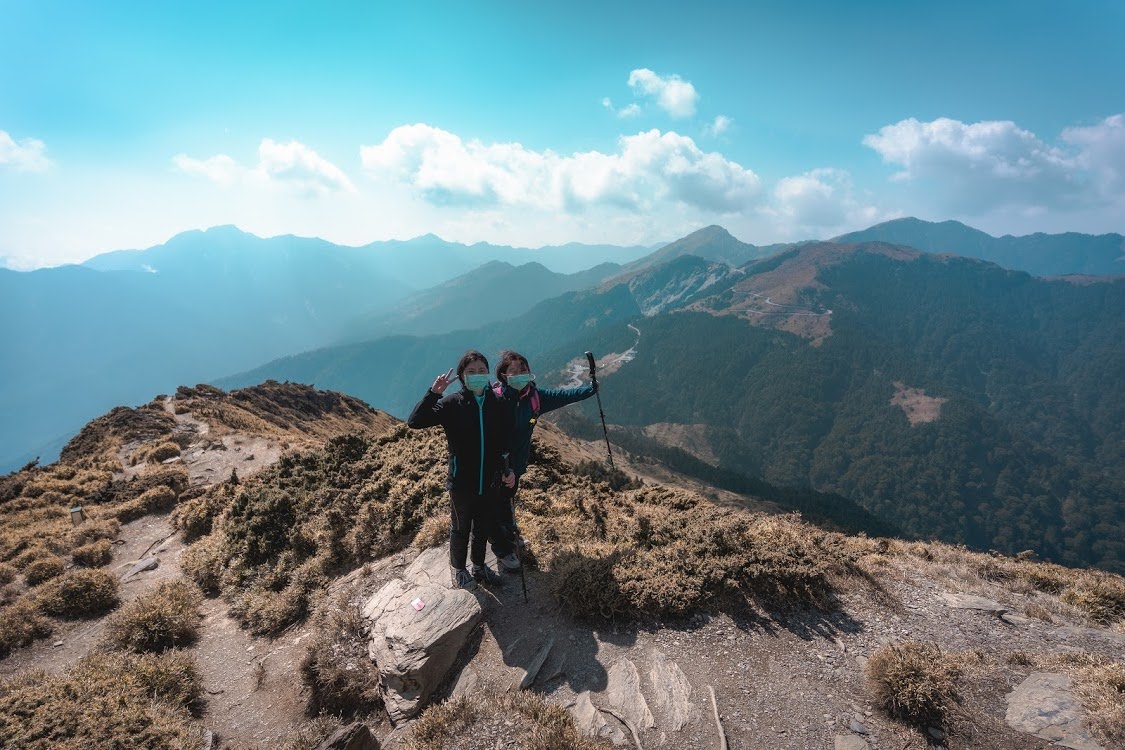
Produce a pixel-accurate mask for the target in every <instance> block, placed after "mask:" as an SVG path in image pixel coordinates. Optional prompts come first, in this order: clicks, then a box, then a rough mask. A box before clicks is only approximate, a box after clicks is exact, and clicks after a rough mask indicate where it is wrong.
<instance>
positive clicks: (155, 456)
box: [145, 440, 180, 464]
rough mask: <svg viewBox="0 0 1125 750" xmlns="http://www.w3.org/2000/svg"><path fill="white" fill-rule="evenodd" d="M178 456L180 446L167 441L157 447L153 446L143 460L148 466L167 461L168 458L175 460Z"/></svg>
mask: <svg viewBox="0 0 1125 750" xmlns="http://www.w3.org/2000/svg"><path fill="white" fill-rule="evenodd" d="M178 455H180V446H178V445H176V444H175V443H173V442H172V441H171V440H169V441H167V442H164V443H160V444H159V445H154V446H153V447H152V449H151V450H149V451H148V454H147V455H146V456H145V460H146V461H148V462H149V463H150V464H158V463H161V462H163V461H167V460H168V459H169V458H175V457H176V456H178Z"/></svg>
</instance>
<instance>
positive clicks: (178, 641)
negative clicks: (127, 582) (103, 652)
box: [102, 580, 202, 653]
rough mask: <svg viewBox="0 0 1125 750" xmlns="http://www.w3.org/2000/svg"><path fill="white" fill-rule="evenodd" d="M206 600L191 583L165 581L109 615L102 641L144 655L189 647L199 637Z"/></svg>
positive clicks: (110, 645)
mask: <svg viewBox="0 0 1125 750" xmlns="http://www.w3.org/2000/svg"><path fill="white" fill-rule="evenodd" d="M201 601H202V597H201V596H200V594H199V589H197V588H196V587H195V586H194V585H193V584H192V583H190V582H188V581H182V580H177V581H165V582H164V583H162V584H160V585H159V586H158V587H157V588H156V589H155V590H153V591H150V592H148V593H145V594H142V595H141V596H139V597H137V598H136V599H135V600H133V601H132V602H130V603H129V604H127V605H125V606H124V607H123V608H122V609H121V610H119V611H118V612H115V613H113V614H112V615H110V616H109V618H108V619H107V620H106V623H105V632H104V634H103V636H102V641H103V643H104V644H105V645H107V646H109V647H110V648H115V649H119V650H122V651H133V652H136V653H143V652H147V651H165V650H167V649H170V648H175V647H177V646H187V645H190V644H191V643H193V642H194V641H195V639H196V638H197V637H198V635H199V624H200V621H201V620H202V615H201V614H200V612H199V605H200V603H201Z"/></svg>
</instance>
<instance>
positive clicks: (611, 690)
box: [605, 659, 656, 733]
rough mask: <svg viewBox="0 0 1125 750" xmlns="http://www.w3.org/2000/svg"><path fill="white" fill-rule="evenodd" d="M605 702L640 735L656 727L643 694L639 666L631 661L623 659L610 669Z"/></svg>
mask: <svg viewBox="0 0 1125 750" xmlns="http://www.w3.org/2000/svg"><path fill="white" fill-rule="evenodd" d="M605 701H606V703H607V704H608V705H609V707H610V708H613V709H614V710H616V711H617V712H618V713H619V714H621V716H623V717H624V718H625V719H626V720H628V721H629V722H631V723H632V725H633V729H635V730H637V732H638V733H639V732H641V731H642V730H645V729H651V728H652V727H653V726H655V725H656V721H655V719H653V716H652V711H650V710H649V708H648V701H646V700H645V697H644V694H643V693H641V676H640V674H638V672H637V665H636V664H634V663H633V662H632V661H630V660H629V659H622V660H621V661H619V662H617V663H616V664H614V665H613V666H612V667H610V668H609V674H608V675H607V684H606V691H605Z"/></svg>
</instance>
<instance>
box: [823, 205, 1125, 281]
mask: <svg viewBox="0 0 1125 750" xmlns="http://www.w3.org/2000/svg"><path fill="white" fill-rule="evenodd" d="M832 241H833V242H837V243H842V244H844V243H855V242H888V243H891V244H894V245H906V246H908V247H913V248H917V249H918V250H924V251H926V252H928V253H949V254H952V255H962V256H965V257H967V258H980V259H981V260H987V261H991V262H992V263H996V264H997V265H1001V266H1004V267H1005V268H1011V269H1013V270H1017V271H1027V272H1028V273H1031V274H1034V275H1036V276H1064V275H1068V274H1089V275H1095V276H1098V275H1100V276H1106V275H1120V274H1123V273H1125V237H1122V236H1121V235H1120V234H1100V235H1090V234H1080V233H1078V232H1066V233H1064V234H1044V233H1042V232H1037V233H1035V234H1029V235H1025V236H1022V237H1013V236H1012V235H1004V236H1003V237H993V236H992V235H990V234H987V233H985V232H982V231H980V230H979V229H973V228H972V227H969V226H965V225H964V224H962V223H961V222H959V221H942V222H930V221H922V220H921V219H915V218H905V219H894V220H893V221H888V222H884V223H882V224H876V225H875V226H873V227H870V228H868V229H864V230H861V231H859V232H851V233H849V234H844V235H841V236H839V237H836V238H834V239H833V240H832Z"/></svg>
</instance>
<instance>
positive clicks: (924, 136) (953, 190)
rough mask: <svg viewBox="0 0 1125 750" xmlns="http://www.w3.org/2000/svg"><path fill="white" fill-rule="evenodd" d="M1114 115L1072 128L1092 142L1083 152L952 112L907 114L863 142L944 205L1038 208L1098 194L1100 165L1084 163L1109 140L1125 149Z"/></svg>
mask: <svg viewBox="0 0 1125 750" xmlns="http://www.w3.org/2000/svg"><path fill="white" fill-rule="evenodd" d="M1112 119H1113V118H1110V120H1107V121H1106V122H1104V123H1102V124H1101V125H1099V126H1096V127H1095V128H1085V129H1082V128H1076V129H1072V130H1070V131H1067V132H1068V133H1069V138H1070V139H1072V140H1071V142H1072V143H1075V144H1081V145H1082V147H1083V148H1084V149H1085V150H1084V151H1083V150H1080V151H1078V152H1077V153H1076V152H1074V151H1073V150H1069V151H1068V150H1065V149H1062V148H1059V147H1057V146H1052V145H1050V144H1047V143H1045V142H1044V141H1043V140H1041V139H1040V138H1039V137H1038V136H1036V135H1035V134H1034V133H1032V132H1030V131H1028V130H1023V129H1022V128H1019V127H1018V126H1017V125H1016V124H1015V123H1014V122H1011V121H986V122H977V123H971V124H966V123H963V122H960V121H958V120H951V119H948V118H940V119H937V120H934V121H932V122H919V121H918V120H916V119H913V118H911V119H908V120H903V121H901V122H899V123H896V124H894V125H887V126H885V127H883V128H881V129H880V130H879V132H878V133H876V134H873V135H868V136H866V137H864V139H863V143H864V145H865V146H868V147H869V148H872V149H874V150H875V151H876V152H878V153H879V155H880V156H882V157H883V161H885V162H887V163H889V164H894V165H897V166H899V167H901V168H902V170H901V171H900V172H898V173H896V174H895V175H893V176H892V179H893V180H895V181H899V182H904V183H913V184H914V185H916V186H917V187H918V188H919V189H922V190H926V191H927V192H928V194H929V196H930V198H931V204H932V205H934V204H936V207H938V208H939V210H944V211H950V210H952V211H956V212H962V213H967V214H970V215H973V214H982V213H986V212H988V211H990V210H993V209H1018V210H1020V211H1023V212H1025V213H1035V212H1042V211H1046V210H1049V209H1052V208H1064V207H1073V206H1075V205H1077V204H1078V203H1079V202H1082V201H1087V200H1089V199H1091V197H1096V196H1093V195H1092V194H1091V192H1090V179H1089V178H1090V172H1091V170H1093V169H1094V168H1095V167H1094V165H1093V164H1092V163H1091V164H1085V163H1084V162H1087V161H1091V162H1092V161H1093V160H1094V156H1093V154H1094V152H1095V151H1096V150H1097V149H1098V148H1101V147H1104V148H1106V149H1107V150H1108V151H1113V150H1114V149H1115V148H1117V150H1118V151H1120V150H1121V149H1120V145H1118V146H1116V147H1115V146H1114V145H1113V144H1114V142H1115V141H1114V138H1115V133H1116V128H1119V127H1120V123H1118V124H1117V125H1116V126H1115V125H1114V124H1113V123H1112V122H1111V120H1112ZM1116 138H1118V139H1120V135H1119V134H1116ZM1117 143H1118V144H1119V143H1120V141H1119V140H1118V141H1117ZM1110 181H1111V182H1112V181H1113V180H1112V179H1111V180H1110Z"/></svg>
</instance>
